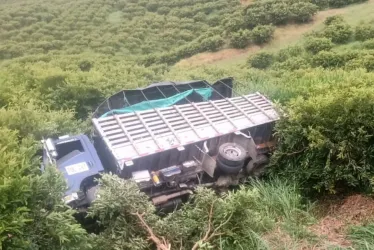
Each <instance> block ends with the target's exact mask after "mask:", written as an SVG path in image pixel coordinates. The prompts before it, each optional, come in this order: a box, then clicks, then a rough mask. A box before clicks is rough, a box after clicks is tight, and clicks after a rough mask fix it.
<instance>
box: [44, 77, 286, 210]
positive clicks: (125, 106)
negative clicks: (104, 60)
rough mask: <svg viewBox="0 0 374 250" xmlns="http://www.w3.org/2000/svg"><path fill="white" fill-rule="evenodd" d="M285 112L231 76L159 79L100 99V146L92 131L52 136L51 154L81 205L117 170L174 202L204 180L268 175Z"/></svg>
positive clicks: (216, 183) (71, 199) (156, 199)
mask: <svg viewBox="0 0 374 250" xmlns="http://www.w3.org/2000/svg"><path fill="white" fill-rule="evenodd" d="M278 119H279V116H278V114H277V112H276V111H275V109H274V106H273V104H272V103H271V102H270V101H269V100H268V99H267V98H265V97H264V96H263V95H261V94H260V93H252V94H248V95H237V96H233V81H232V79H231V78H226V79H222V80H219V81H217V82H216V83H214V84H212V85H211V84H209V83H207V82H206V81H191V82H183V83H175V82H164V83H156V84H152V85H150V86H149V87H147V88H144V89H137V90H124V91H121V92H119V93H117V94H115V95H113V96H111V97H110V98H109V99H107V100H106V101H105V102H103V103H102V104H101V105H100V106H99V107H98V109H97V110H96V112H95V113H94V118H93V119H92V122H93V125H94V133H93V135H92V138H93V142H94V143H93V145H94V146H92V145H89V144H90V143H89V142H87V137H86V136H84V135H78V136H65V137H62V138H58V139H52V138H49V139H47V140H44V141H43V145H44V149H45V150H44V151H45V153H44V155H45V157H44V159H45V160H44V162H45V163H47V162H50V163H55V164H56V165H57V167H58V168H59V169H60V170H61V171H62V172H63V173H64V175H65V178H66V180H67V182H68V186H69V190H68V192H67V193H66V195H67V196H66V197H67V198H66V202H68V203H69V204H70V205H72V206H73V207H82V206H88V205H89V204H90V203H91V202H92V201H93V200H94V194H95V192H96V190H97V186H96V184H95V181H94V178H96V177H99V175H100V173H102V172H112V173H116V174H117V175H118V176H120V177H122V178H125V179H133V180H134V181H135V182H136V183H137V184H138V185H139V187H140V189H141V190H142V191H144V192H145V193H147V194H148V195H149V197H150V199H151V200H152V202H153V204H154V205H156V206H158V207H160V208H174V207H175V206H177V205H178V204H180V203H182V202H183V201H184V200H185V199H186V198H187V197H188V195H189V194H191V193H192V192H193V190H194V188H195V187H197V186H201V185H202V186H209V187H216V188H220V187H228V186H232V185H237V184H239V183H240V181H241V180H243V179H245V178H246V177H247V176H251V175H252V176H258V175H260V174H261V173H262V172H263V171H264V168H265V167H266V164H267V163H268V154H269V153H270V152H271V150H272V148H273V147H274V142H273V138H272V130H273V127H274V123H275V122H276V121H277V120H278ZM82 136H83V137H82ZM82 140H83V141H82ZM64 141H65V142H66V143H72V142H74V143H76V144H77V141H78V143H79V142H81V141H82V145H86V146H82V147H80V148H79V149H77V147H70V151H71V152H69V149H68V148H69V146H67V147H65V148H67V150H65V152H63V156H61V155H60V153H59V152H58V148H61V145H63V144H64ZM85 150H86V151H89V152H86V151H85ZM72 152H75V153H73V154H72ZM69 154H70V156H69ZM69 157H70V158H69ZM61 158H65V161H61ZM91 158H92V159H91ZM73 159H75V160H73ZM98 159H99V160H98ZM69 184H71V185H69Z"/></svg>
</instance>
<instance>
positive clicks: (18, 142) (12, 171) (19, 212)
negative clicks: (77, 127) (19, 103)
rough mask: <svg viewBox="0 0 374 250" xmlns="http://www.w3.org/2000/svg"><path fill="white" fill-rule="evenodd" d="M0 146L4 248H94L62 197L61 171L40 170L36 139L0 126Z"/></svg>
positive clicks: (0, 221)
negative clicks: (42, 171)
mask: <svg viewBox="0 0 374 250" xmlns="http://www.w3.org/2000/svg"><path fill="white" fill-rule="evenodd" d="M3 115H4V114H2V116H3ZM23 122H27V121H23ZM0 148H1V150H0V162H1V163H0V173H1V175H0V203H1V206H0V214H1V216H0V225H1V226H0V246H1V247H2V249H72V250H78V249H90V248H91V245H90V244H89V238H88V235H87V233H86V232H85V230H84V229H83V228H81V226H80V225H79V224H77V222H76V221H75V219H74V217H73V211H72V210H71V209H69V208H68V207H67V206H65V205H64V203H63V201H62V198H63V194H64V191H65V189H66V184H65V180H64V179H63V177H62V175H61V174H60V173H59V172H58V171H57V170H56V168H55V167H47V168H46V171H45V172H44V173H43V174H42V173H40V170H39V166H40V165H39V160H38V159H37V158H34V155H35V153H36V151H37V149H38V146H37V145H36V143H35V141H34V140H33V139H32V138H31V137H28V136H27V137H21V136H20V133H18V132H17V131H14V130H10V129H6V128H4V127H2V126H0Z"/></svg>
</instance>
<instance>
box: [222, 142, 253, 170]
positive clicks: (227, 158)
mask: <svg viewBox="0 0 374 250" xmlns="http://www.w3.org/2000/svg"><path fill="white" fill-rule="evenodd" d="M246 157H247V152H246V151H245V149H244V148H243V147H242V146H240V145H239V144H237V143H232V142H229V143H224V144H222V145H221V146H220V147H219V149H218V155H217V160H218V161H219V162H221V163H223V164H224V165H226V166H239V165H240V166H243V164H244V160H245V158H246Z"/></svg>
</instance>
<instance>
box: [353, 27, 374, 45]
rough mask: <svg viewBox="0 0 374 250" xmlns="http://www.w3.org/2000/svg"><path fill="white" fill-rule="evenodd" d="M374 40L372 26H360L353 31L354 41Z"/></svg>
mask: <svg viewBox="0 0 374 250" xmlns="http://www.w3.org/2000/svg"><path fill="white" fill-rule="evenodd" d="M372 38H374V26H373V24H360V25H358V26H356V29H355V39H356V40H358V41H365V40H369V39H372Z"/></svg>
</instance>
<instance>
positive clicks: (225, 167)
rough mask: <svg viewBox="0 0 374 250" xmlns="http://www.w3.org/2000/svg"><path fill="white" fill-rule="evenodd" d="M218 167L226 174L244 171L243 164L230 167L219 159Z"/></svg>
mask: <svg viewBox="0 0 374 250" xmlns="http://www.w3.org/2000/svg"><path fill="white" fill-rule="evenodd" d="M217 167H218V169H219V170H221V171H222V172H223V173H225V174H237V173H239V172H240V170H242V168H243V163H239V164H237V165H235V166H230V165H227V164H225V163H223V162H221V161H220V160H218V159H217Z"/></svg>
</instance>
